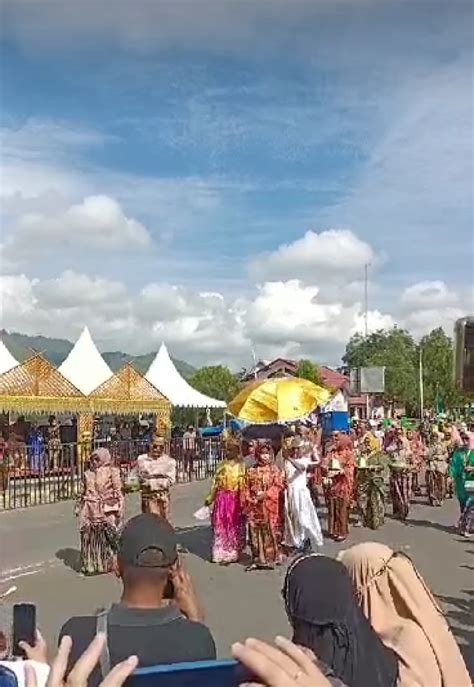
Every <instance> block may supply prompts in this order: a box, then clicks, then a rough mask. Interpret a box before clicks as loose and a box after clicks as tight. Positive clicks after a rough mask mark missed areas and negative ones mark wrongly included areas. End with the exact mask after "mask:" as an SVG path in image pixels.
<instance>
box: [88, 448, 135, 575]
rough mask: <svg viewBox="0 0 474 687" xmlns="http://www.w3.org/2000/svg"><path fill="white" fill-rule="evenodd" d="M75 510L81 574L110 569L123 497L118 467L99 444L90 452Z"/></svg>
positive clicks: (120, 521)
mask: <svg viewBox="0 0 474 687" xmlns="http://www.w3.org/2000/svg"><path fill="white" fill-rule="evenodd" d="M77 513H78V516H79V529H80V534H81V570H82V572H83V573H84V575H100V574H103V573H108V572H110V571H111V570H112V565H113V560H114V554H115V550H116V543H117V539H118V535H119V533H120V529H121V526H122V523H123V515H124V498H123V493H122V481H121V478H120V470H119V468H117V467H114V465H113V462H112V458H111V455H110V452H109V451H108V450H107V449H106V448H99V449H97V450H96V451H94V452H93V453H92V455H91V459H90V467H89V469H88V470H86V472H85V473H84V482H83V486H82V493H81V495H80V496H79V499H78V503H77Z"/></svg>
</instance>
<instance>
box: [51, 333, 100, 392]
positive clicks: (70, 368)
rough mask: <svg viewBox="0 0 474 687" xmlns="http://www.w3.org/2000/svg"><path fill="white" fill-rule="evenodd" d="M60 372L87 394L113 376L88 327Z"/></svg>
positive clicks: (60, 368)
mask: <svg viewBox="0 0 474 687" xmlns="http://www.w3.org/2000/svg"><path fill="white" fill-rule="evenodd" d="M59 372H61V374H62V375H64V377H66V379H68V380H69V381H70V382H72V384H74V386H76V387H77V388H78V389H79V390H80V391H82V393H83V394H84V395H85V396H88V395H89V394H90V393H91V392H92V391H94V389H97V387H98V386H100V385H101V384H103V383H104V382H106V381H107V380H108V379H110V378H111V377H112V376H113V372H112V370H111V369H110V367H109V366H108V365H107V363H106V362H105V360H104V359H103V357H102V356H101V354H100V353H99V351H98V348H97V346H96V345H95V343H94V341H93V339H92V336H91V334H90V332H89V329H88V328H87V327H84V329H83V330H82V334H81V335H80V337H79V338H78V340H77V341H76V343H75V344H74V346H73V348H72V350H71V351H70V352H69V355H68V357H67V358H66V360H65V361H64V362H63V364H62V365H61V366H60V367H59Z"/></svg>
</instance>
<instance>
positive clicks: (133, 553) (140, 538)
mask: <svg viewBox="0 0 474 687" xmlns="http://www.w3.org/2000/svg"><path fill="white" fill-rule="evenodd" d="M148 553H150V554H153V553H156V554H157V555H156V556H153V555H150V556H149V555H147V554H148ZM118 555H119V558H120V561H121V563H122V564H123V565H125V566H136V567H143V568H168V567H170V566H171V565H173V564H174V563H175V562H176V560H177V558H178V548H177V541H176V533H175V531H174V529H173V528H172V527H171V525H170V524H169V522H167V520H164V519H163V518H160V517H159V516H158V515H154V514H153V513H143V514H142V515H137V516H136V517H134V518H132V519H131V520H129V521H128V522H127V524H126V525H125V527H124V529H123V532H122V536H121V538H120V545H119V553H118Z"/></svg>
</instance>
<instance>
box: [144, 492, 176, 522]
mask: <svg viewBox="0 0 474 687" xmlns="http://www.w3.org/2000/svg"><path fill="white" fill-rule="evenodd" d="M141 501H142V513H154V514H155V515H159V516H160V518H164V519H165V520H168V521H169V519H170V494H169V491H167V490H161V491H151V490H150V489H147V488H146V487H142V491H141Z"/></svg>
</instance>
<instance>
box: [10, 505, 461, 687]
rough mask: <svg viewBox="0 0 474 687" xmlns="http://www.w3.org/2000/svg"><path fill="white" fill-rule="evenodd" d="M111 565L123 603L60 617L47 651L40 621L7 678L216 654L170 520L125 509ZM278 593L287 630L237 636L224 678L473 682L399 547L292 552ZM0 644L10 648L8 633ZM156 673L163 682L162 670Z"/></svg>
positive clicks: (129, 669)
mask: <svg viewBox="0 0 474 687" xmlns="http://www.w3.org/2000/svg"><path fill="white" fill-rule="evenodd" d="M116 567H117V569H116V574H117V575H118V576H119V578H120V580H121V584H122V593H121V598H120V600H119V602H118V603H115V604H113V605H112V606H111V607H110V608H104V609H100V610H98V611H97V613H96V614H94V615H88V616H80V617H73V618H70V619H69V620H67V621H66V622H65V624H64V625H63V627H62V628H61V630H60V632H59V648H58V650H57V655H56V657H55V658H54V659H51V657H48V647H47V646H46V644H45V642H44V640H43V638H42V637H41V634H40V633H39V631H38V632H37V635H36V641H35V642H34V643H33V645H28V644H23V645H22V648H23V650H24V654H25V658H26V659H27V660H24V661H22V662H19V661H15V662H14V661H9V660H5V661H2V663H1V664H0V684H1V685H2V687H3V685H4V684H5V685H14V684H18V685H21V684H25V685H26V687H43V685H45V684H46V685H47V687H63V686H64V685H66V686H67V687H86V686H89V687H99V685H100V686H101V687H118V686H119V685H122V684H124V683H125V681H126V680H127V679H128V678H129V677H130V676H131V675H132V673H133V672H134V671H135V670H136V669H137V667H138V668H143V667H149V666H160V665H163V664H176V663H179V664H183V663H184V664H189V663H191V662H202V661H210V662H211V665H212V662H213V661H214V660H215V659H216V646H215V643H214V639H213V637H212V633H211V631H210V630H209V628H208V627H207V626H206V624H205V618H204V612H203V608H202V605H201V603H200V601H199V599H198V596H197V594H196V591H195V589H194V585H193V582H192V579H191V577H190V576H189V574H188V573H187V572H186V570H185V569H184V567H183V565H182V562H181V561H180V558H179V553H178V545H177V538H176V534H175V531H174V529H173V528H172V526H171V525H170V524H169V523H168V522H166V521H165V520H163V519H161V518H160V517H158V516H156V515H154V514H151V513H147V514H142V515H138V516H136V517H134V518H132V519H131V520H129V521H128V523H127V524H126V526H125V528H124V530H123V532H122V535H121V539H120V543H119V546H118V553H117V566H116ZM236 591H237V590H236ZM282 596H283V603H284V604H285V609H286V613H287V616H288V620H289V624H290V626H291V629H292V641H290V640H288V639H284V638H282V637H277V638H276V640H275V643H274V645H269V644H267V643H265V642H262V641H259V640H257V639H252V638H250V639H247V640H246V641H244V642H243V643H237V644H234V645H233V646H232V647H231V653H232V656H233V657H234V659H236V664H235V671H236V673H235V674H236V677H235V679H234V682H232V683H229V684H228V687H235V686H236V685H238V684H242V685H243V684H246V685H247V684H254V685H267V686H269V687H328V685H332V686H333V687H336V686H337V687H344V686H345V687H391V686H394V687H395V686H397V687H405V686H406V687H468V686H469V685H471V680H470V677H469V674H468V671H467V669H466V666H465V664H464V661H463V658H462V656H461V653H460V651H459V648H458V646H457V644H456V642H455V640H454V637H453V635H452V634H451V631H450V629H449V626H448V624H447V622H446V620H445V619H444V616H443V614H442V612H441V610H440V609H439V607H438V606H437V604H436V602H435V600H434V598H433V597H432V595H431V593H430V591H429V590H428V588H427V587H426V584H425V583H424V581H423V580H422V578H421V577H420V576H419V574H418V572H417V571H416V569H415V567H414V565H413V563H412V562H411V560H410V559H409V558H407V557H406V556H405V555H403V554H400V553H396V552H393V551H392V550H391V549H389V548H388V547H385V546H382V545H379V544H371V543H366V544H362V545H358V546H355V547H352V548H351V549H348V550H346V551H345V552H343V553H342V554H341V555H340V556H339V559H338V560H335V559H333V558H329V557H327V556H322V555H319V554H308V555H302V556H298V557H296V558H295V559H294V560H293V561H292V562H291V564H290V565H289V567H288V570H287V572H286V577H285V583H284V587H283V590H282ZM275 602H276V603H278V601H277V600H275ZM6 634H7V633H6V632H5V635H6ZM2 648H3V651H4V654H6V655H7V654H8V646H7V645H6V643H5V642H4V646H3V647H2ZM51 653H54V652H51ZM239 671H240V675H241V677H237V675H238V674H239ZM7 678H8V679H7ZM8 680H10V681H8ZM15 681H16V682H15ZM148 684H152V682H148ZM153 684H156V685H157V687H159V686H160V681H159V679H158V676H157V678H156V679H155V680H154V681H153ZM193 684H194V683H193ZM196 684H198V683H196ZM204 684H205V683H204V682H203V687H204ZM222 687H227V683H222Z"/></svg>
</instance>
